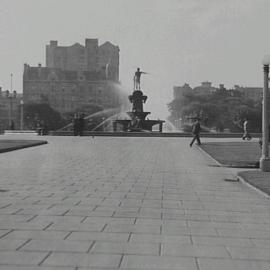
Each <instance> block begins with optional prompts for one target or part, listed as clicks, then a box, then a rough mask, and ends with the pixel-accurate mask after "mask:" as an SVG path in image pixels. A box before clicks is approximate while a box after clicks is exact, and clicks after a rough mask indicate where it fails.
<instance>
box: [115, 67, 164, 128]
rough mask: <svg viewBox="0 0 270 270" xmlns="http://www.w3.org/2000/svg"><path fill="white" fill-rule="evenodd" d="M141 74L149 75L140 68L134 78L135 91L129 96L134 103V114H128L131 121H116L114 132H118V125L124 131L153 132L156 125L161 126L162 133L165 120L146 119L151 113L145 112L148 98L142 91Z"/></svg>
mask: <svg viewBox="0 0 270 270" xmlns="http://www.w3.org/2000/svg"><path fill="white" fill-rule="evenodd" d="M141 74H147V73H146V72H143V71H140V69H139V68H138V69H137V71H136V72H135V76H134V90H133V93H132V95H130V96H129V101H130V102H131V103H132V112H127V114H128V115H129V117H130V119H122V120H114V121H113V130H114V131H118V128H119V127H118V124H119V125H120V128H121V130H122V131H127V132H128V131H134V132H135V131H136V132H152V131H153V130H152V129H153V126H154V125H159V132H162V125H163V123H164V122H165V121H163V120H149V119H145V118H146V116H147V115H148V114H150V112H144V111H143V104H144V103H145V102H146V100H147V96H145V95H144V94H143V92H142V91H141Z"/></svg>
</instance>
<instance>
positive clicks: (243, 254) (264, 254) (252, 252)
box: [228, 247, 270, 261]
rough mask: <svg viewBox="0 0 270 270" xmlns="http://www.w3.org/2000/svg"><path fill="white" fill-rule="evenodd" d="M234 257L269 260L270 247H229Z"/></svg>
mask: <svg viewBox="0 0 270 270" xmlns="http://www.w3.org/2000/svg"><path fill="white" fill-rule="evenodd" d="M228 251H229V252H230V254H231V257H232V258H233V259H249V260H265V261H268V260H269V258H270V257H269V255H270V249H269V248H268V249H267V248H244V247H241V248H239V247H228Z"/></svg>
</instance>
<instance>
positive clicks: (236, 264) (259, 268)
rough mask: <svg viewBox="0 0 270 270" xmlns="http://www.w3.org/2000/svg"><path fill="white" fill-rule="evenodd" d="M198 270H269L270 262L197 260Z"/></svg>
mask: <svg viewBox="0 0 270 270" xmlns="http://www.w3.org/2000/svg"><path fill="white" fill-rule="evenodd" d="M198 265H199V269H200V270H216V269H219V270H228V269H233V270H269V268H270V262H264V261H252V260H232V259H206V258H198Z"/></svg>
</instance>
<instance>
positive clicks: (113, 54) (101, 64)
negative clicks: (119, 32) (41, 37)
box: [46, 38, 119, 82]
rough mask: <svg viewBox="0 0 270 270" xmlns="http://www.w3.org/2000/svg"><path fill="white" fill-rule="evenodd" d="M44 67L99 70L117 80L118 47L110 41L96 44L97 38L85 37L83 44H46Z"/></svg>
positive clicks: (54, 41)
mask: <svg viewBox="0 0 270 270" xmlns="http://www.w3.org/2000/svg"><path fill="white" fill-rule="evenodd" d="M46 67H48V68H59V69H62V70H83V71H91V72H97V71H101V72H103V73H104V76H106V77H107V79H109V80H113V81H115V82H118V81H119V47H118V46H115V45H113V44H112V43H110V42H108V41H107V42H105V43H104V44H102V45H100V46H99V45H98V39H89V38H87V39H85V45H84V46H83V45H81V44H79V43H75V44H74V45H72V46H58V42H57V41H56V40H51V41H50V44H49V45H46Z"/></svg>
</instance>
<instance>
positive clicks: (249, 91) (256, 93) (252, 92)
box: [233, 85, 263, 101]
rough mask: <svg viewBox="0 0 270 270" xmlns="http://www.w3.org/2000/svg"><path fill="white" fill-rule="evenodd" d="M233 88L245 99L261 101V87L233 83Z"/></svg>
mask: <svg viewBox="0 0 270 270" xmlns="http://www.w3.org/2000/svg"><path fill="white" fill-rule="evenodd" d="M233 90H237V91H239V92H240V93H241V94H242V96H243V97H244V98H246V99H251V100H253V101H261V100H262V95H263V89H262V87H243V86H239V85H235V86H234V89H233Z"/></svg>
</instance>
